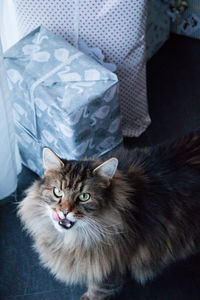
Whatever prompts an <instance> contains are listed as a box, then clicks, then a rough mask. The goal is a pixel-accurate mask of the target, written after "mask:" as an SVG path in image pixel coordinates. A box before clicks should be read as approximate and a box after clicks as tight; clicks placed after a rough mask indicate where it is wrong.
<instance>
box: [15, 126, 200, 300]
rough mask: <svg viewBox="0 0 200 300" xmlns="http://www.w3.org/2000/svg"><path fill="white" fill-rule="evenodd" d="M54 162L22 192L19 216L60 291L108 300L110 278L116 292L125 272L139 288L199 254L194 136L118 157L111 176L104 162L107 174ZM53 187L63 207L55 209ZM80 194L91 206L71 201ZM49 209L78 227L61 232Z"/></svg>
mask: <svg viewBox="0 0 200 300" xmlns="http://www.w3.org/2000/svg"><path fill="white" fill-rule="evenodd" d="M49 151H50V150H49ZM50 156H51V155H50ZM54 158H55V161H53V163H52V165H51V162H50V164H49V163H48V159H47V158H46V160H47V162H44V164H46V165H45V169H46V172H45V174H44V177H43V178H42V179H39V180H37V181H36V182H35V183H34V184H33V185H32V186H31V187H30V188H29V189H28V191H27V196H26V198H25V199H24V200H23V201H22V202H21V204H20V206H19V215H20V217H21V220H22V221H23V223H24V225H25V228H26V229H27V230H28V232H29V233H30V234H31V235H32V237H33V240H34V245H35V248H36V250H37V252H38V253H39V256H40V259H41V261H42V263H43V264H44V265H45V266H46V267H47V268H48V269H49V270H50V271H51V272H52V273H53V274H55V276H56V277H57V278H58V279H60V280H62V281H64V282H66V283H70V284H71V283H86V284H88V286H89V290H88V292H87V293H86V294H85V295H84V296H83V297H82V299H92V300H94V299H95V300H97V299H107V297H109V295H110V294H112V293H113V292H114V289H115V285H113V286H112V285H111V284H110V285H109V287H108V284H107V285H106V283H107V280H108V279H109V278H110V277H111V276H112V277H113V278H114V279H113V280H114V281H113V283H115V284H116V280H118V279H116V278H118V277H119V274H120V276H122V275H124V274H125V273H126V272H127V271H129V272H131V273H132V276H133V277H134V278H135V279H136V280H137V281H139V282H141V283H145V282H146V281H147V280H149V279H152V278H153V277H155V276H156V275H157V274H159V273H160V272H161V271H162V270H163V269H164V268H165V267H167V266H168V265H169V264H170V263H172V262H174V261H176V260H179V259H182V258H185V257H187V256H188V255H190V254H193V253H195V252H197V251H199V250H200V238H199V237H200V132H196V133H193V134H190V135H188V136H186V137H184V138H183V139H180V140H178V141H176V142H174V143H171V144H169V145H168V144H165V145H162V146H157V147H154V148H151V149H143V150H141V149H136V150H135V151H133V152H132V154H131V156H130V155H128V156H127V153H125V155H124V158H121V159H119V166H118V170H116V172H115V166H113V164H112V163H111V166H110V165H109V164H110V162H108V163H107V164H108V167H109V166H110V168H111V172H110V173H109V170H104V169H103V170H102V167H101V166H102V165H101V164H102V162H100V161H99V160H93V161H66V160H60V159H59V158H57V157H56V156H54ZM54 158H53V160H54ZM51 159H52V158H50V160H51ZM44 160H45V158H44ZM115 162H116V161H114V163H115ZM98 166H100V167H99V168H98ZM94 170H95V171H94ZM112 173H113V174H112ZM54 186H56V187H59V188H60V189H62V190H63V191H64V192H65V195H64V197H63V199H61V200H59V201H56V199H55V197H54V196H53V193H52V189H53V187H54ZM80 191H81V192H82V191H84V192H89V193H90V194H91V199H90V201H88V202H85V203H80V202H79V201H77V200H75V199H77V198H76V197H77V195H78V194H79V193H80ZM57 200H58V199H57ZM50 207H51V208H57V210H60V209H62V208H66V207H67V209H68V211H69V212H73V218H75V219H76V220H77V222H76V223H75V225H74V226H73V227H72V228H70V229H68V230H67V229H63V228H61V227H60V225H58V224H56V222H55V221H52V218H51V211H52V209H51V208H50Z"/></svg>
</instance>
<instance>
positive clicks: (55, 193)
mask: <svg viewBox="0 0 200 300" xmlns="http://www.w3.org/2000/svg"><path fill="white" fill-rule="evenodd" d="M53 193H54V195H55V196H56V197H57V198H61V197H62V195H63V192H62V191H61V190H60V189H58V188H56V187H55V188H53Z"/></svg>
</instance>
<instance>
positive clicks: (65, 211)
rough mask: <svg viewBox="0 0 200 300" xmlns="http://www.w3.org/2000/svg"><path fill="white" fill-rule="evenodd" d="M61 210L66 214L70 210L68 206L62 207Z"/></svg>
mask: <svg viewBox="0 0 200 300" xmlns="http://www.w3.org/2000/svg"><path fill="white" fill-rule="evenodd" d="M61 211H62V212H63V213H64V214H65V215H66V214H67V213H68V212H69V209H68V208H61Z"/></svg>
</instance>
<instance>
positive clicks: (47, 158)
mask: <svg viewBox="0 0 200 300" xmlns="http://www.w3.org/2000/svg"><path fill="white" fill-rule="evenodd" d="M63 166H64V163H63V162H62V160H61V159H60V158H59V157H58V156H57V155H56V154H55V153H54V152H53V151H52V150H51V149H49V148H48V147H44V148H43V167H44V169H45V171H49V170H59V169H60V168H62V167H63Z"/></svg>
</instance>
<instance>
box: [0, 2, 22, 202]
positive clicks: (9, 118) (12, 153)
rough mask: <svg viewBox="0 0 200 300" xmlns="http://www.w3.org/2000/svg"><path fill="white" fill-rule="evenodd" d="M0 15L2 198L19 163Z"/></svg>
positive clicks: (14, 183)
mask: <svg viewBox="0 0 200 300" xmlns="http://www.w3.org/2000/svg"><path fill="white" fill-rule="evenodd" d="M8 2H9V0H8ZM4 3H6V1H0V12H1V14H2V13H3V4H4ZM0 17H1V18H0V20H1V22H0V199H3V198H5V197H7V196H9V195H10V194H11V193H13V192H14V191H15V189H16V187H17V175H18V174H19V172H20V171H21V163H20V156H19V151H18V147H17V142H16V136H15V130H14V122H13V114H12V107H11V102H10V99H11V95H10V91H9V89H8V83H7V79H6V70H5V68H4V63H3V52H2V39H1V36H2V35H3V36H4V42H5V41H6V35H5V31H4V30H3V27H4V26H3V17H2V15H1V16H0Z"/></svg>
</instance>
